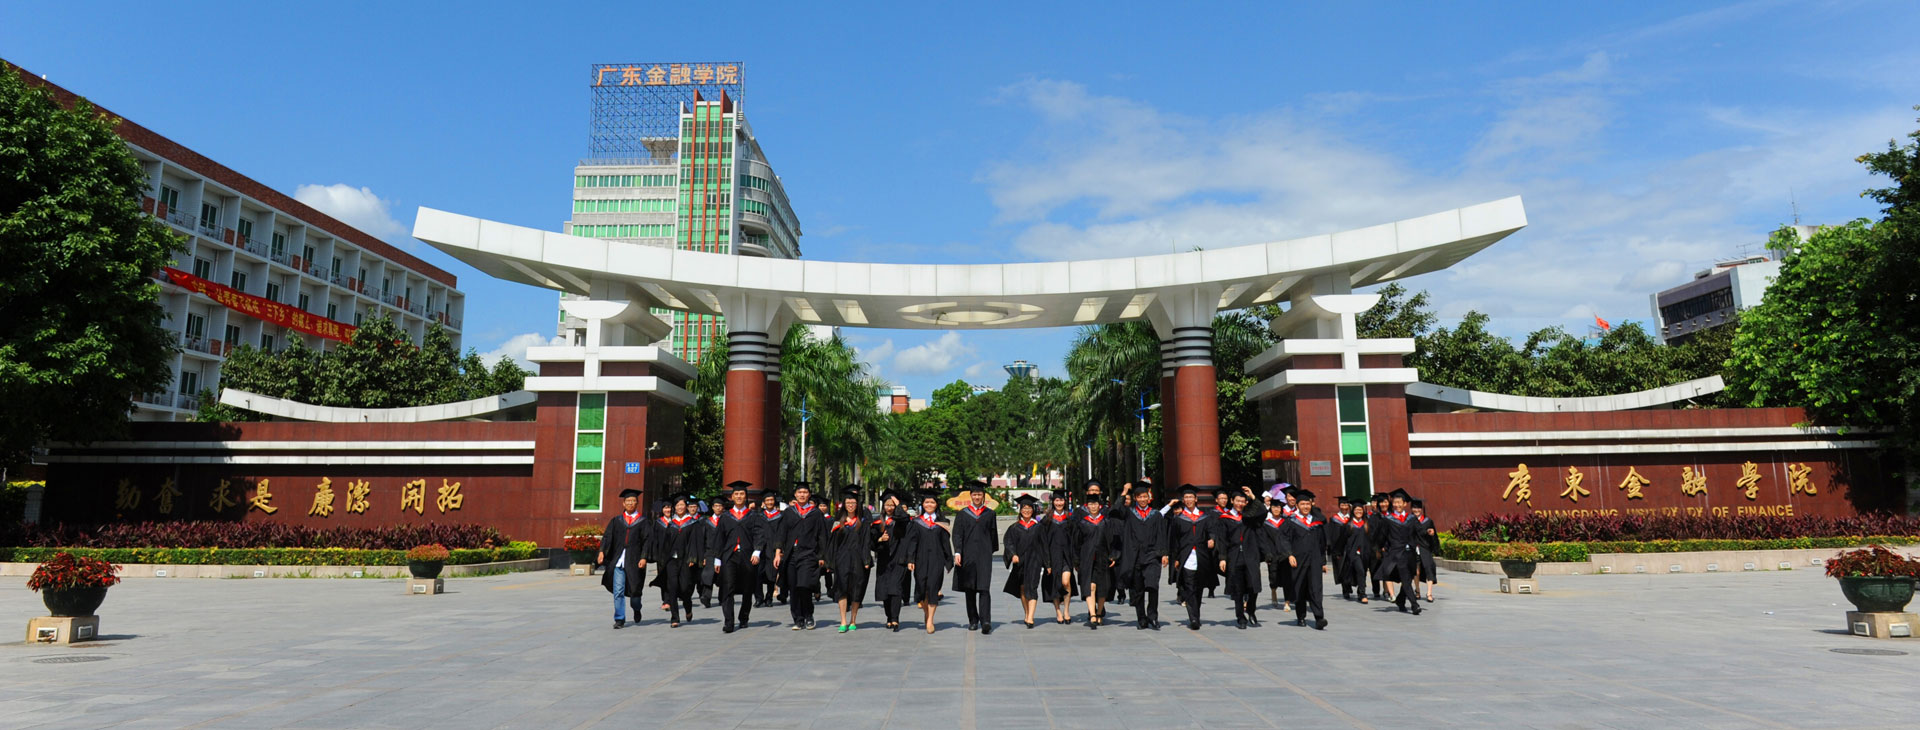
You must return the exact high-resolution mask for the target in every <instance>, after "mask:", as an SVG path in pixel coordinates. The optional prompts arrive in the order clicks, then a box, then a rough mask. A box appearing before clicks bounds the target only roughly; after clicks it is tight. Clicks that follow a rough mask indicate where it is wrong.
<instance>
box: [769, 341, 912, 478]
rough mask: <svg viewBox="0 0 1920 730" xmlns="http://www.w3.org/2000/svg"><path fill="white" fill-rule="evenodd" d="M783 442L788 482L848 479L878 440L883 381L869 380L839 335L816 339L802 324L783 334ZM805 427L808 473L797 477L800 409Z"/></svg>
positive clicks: (865, 366)
mask: <svg viewBox="0 0 1920 730" xmlns="http://www.w3.org/2000/svg"><path fill="white" fill-rule="evenodd" d="M780 386H781V387H780V401H781V407H782V409H783V410H784V412H785V413H786V414H787V415H786V417H785V418H782V419H781V430H782V441H783V442H784V443H785V444H786V449H785V451H786V452H787V453H788V454H789V455H790V456H789V458H787V459H786V460H785V464H786V466H787V470H786V471H787V473H788V474H790V475H792V476H791V477H790V480H795V479H798V480H806V481H810V482H818V484H816V486H817V487H820V488H830V487H831V485H832V483H833V482H836V481H837V482H846V481H852V480H854V478H855V473H856V472H857V471H858V469H857V467H858V465H859V464H861V463H862V462H863V461H865V460H866V458H867V457H868V456H869V455H870V454H871V445H872V444H873V443H874V442H875V441H876V440H877V439H878V438H879V437H880V413H879V409H878V406H877V400H876V395H877V394H878V393H879V392H880V390H881V389H882V388H885V387H886V383H884V382H881V381H880V380H878V379H877V378H875V377H873V375H872V373H870V372H869V371H868V368H867V364H866V363H863V362H861V361H860V359H859V357H858V356H857V355H856V353H855V352H854V351H853V348H852V347H849V346H847V344H846V342H845V341H843V340H842V339H841V338H840V336H839V334H838V333H835V334H834V335H833V336H832V337H828V338H825V339H822V338H819V337H815V336H814V335H813V334H812V332H811V331H810V330H808V329H807V328H806V327H805V326H803V325H795V326H793V327H791V328H789V329H788V330H787V334H786V338H785V339H784V340H783V343H782V345H781V351H780ZM803 410H804V411H805V413H806V418H807V423H806V428H807V444H806V450H807V459H806V462H807V473H804V474H802V473H799V472H798V470H799V467H800V461H801V459H800V458H799V455H800V427H801V417H802V411H803Z"/></svg>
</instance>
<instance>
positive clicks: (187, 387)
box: [180, 371, 200, 395]
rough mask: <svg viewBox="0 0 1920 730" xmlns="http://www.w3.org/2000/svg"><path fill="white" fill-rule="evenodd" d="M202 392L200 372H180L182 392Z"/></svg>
mask: <svg viewBox="0 0 1920 730" xmlns="http://www.w3.org/2000/svg"><path fill="white" fill-rule="evenodd" d="M198 392H200V374H199V373H196V372H192V371H186V372H182V373H180V394H181V395H193V394H195V393H198Z"/></svg>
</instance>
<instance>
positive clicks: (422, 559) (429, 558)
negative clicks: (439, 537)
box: [407, 543, 449, 578]
mask: <svg viewBox="0 0 1920 730" xmlns="http://www.w3.org/2000/svg"><path fill="white" fill-rule="evenodd" d="M448 555H449V553H448V552H447V549H446V548H445V547H442V546H441V545H440V543H433V544H431V545H416V546H414V548H413V549H411V550H408V551H407V572H409V573H412V574H413V577H415V578H438V577H440V569H441V568H442V567H445V566H446V564H447V556H448Z"/></svg>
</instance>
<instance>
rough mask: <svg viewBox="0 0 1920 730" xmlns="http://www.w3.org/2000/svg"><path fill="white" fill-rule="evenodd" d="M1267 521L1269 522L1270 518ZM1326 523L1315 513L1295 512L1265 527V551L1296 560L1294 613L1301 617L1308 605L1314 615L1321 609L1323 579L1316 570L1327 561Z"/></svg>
mask: <svg viewBox="0 0 1920 730" xmlns="http://www.w3.org/2000/svg"><path fill="white" fill-rule="evenodd" d="M1268 524H1270V525H1271V524H1272V523H1271V520H1269V522H1268ZM1328 527H1329V525H1328V523H1327V521H1326V520H1323V519H1320V517H1319V515H1315V514H1307V513H1298V512H1296V513H1294V515H1293V516H1292V517H1288V518H1287V519H1285V520H1281V522H1280V524H1279V525H1278V526H1276V527H1275V528H1274V529H1272V530H1269V531H1268V534H1269V536H1270V539H1269V540H1268V541H1267V542H1268V544H1267V550H1268V552H1270V553H1271V554H1273V555H1275V556H1277V557H1279V559H1280V560H1281V561H1285V560H1287V558H1289V557H1291V558H1292V559H1293V560H1294V561H1296V562H1298V563H1299V566H1297V567H1295V568H1294V569H1293V594H1294V601H1293V613H1294V615H1295V616H1302V617H1304V616H1305V615H1306V614H1307V611H1308V610H1309V609H1311V610H1312V611H1313V615H1314V616H1315V617H1316V618H1317V617H1319V616H1321V615H1322V613H1323V612H1322V610H1321V603H1322V601H1321V597H1322V590H1323V587H1324V582H1323V579H1322V578H1321V575H1320V571H1321V569H1322V568H1323V567H1324V566H1326V564H1327V551H1328V543H1327V540H1328V536H1329V534H1330V532H1331V531H1330V530H1329V529H1328Z"/></svg>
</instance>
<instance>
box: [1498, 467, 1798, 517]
mask: <svg viewBox="0 0 1920 730" xmlns="http://www.w3.org/2000/svg"><path fill="white" fill-rule="evenodd" d="M1786 471H1787V494H1788V496H1792V495H1796V494H1808V495H1814V494H1819V491H1818V488H1817V487H1815V486H1814V483H1813V468H1812V467H1809V466H1807V465H1806V464H1788V465H1787V467H1786ZM1670 473H1671V472H1670ZM1672 474H1673V476H1672V477H1671V478H1672V480H1673V481H1671V482H1666V484H1669V485H1671V486H1670V487H1668V488H1672V489H1677V490H1678V491H1679V492H1680V494H1682V495H1684V496H1688V497H1698V496H1701V495H1704V494H1706V493H1707V470H1706V469H1704V468H1696V467H1693V466H1682V467H1680V469H1679V471H1678V472H1677V473H1672ZM1586 477H1587V475H1586V474H1584V473H1582V472H1581V471H1580V469H1579V467H1576V466H1569V467H1567V475H1566V477H1565V479H1564V480H1563V482H1564V484H1565V485H1566V489H1563V490H1561V492H1560V498H1561V499H1565V500H1567V501H1569V502H1573V503H1576V504H1578V503H1579V502H1580V499H1581V498H1582V497H1587V496H1590V495H1592V494H1593V492H1592V491H1591V490H1588V489H1587V488H1586V487H1585V486H1584V483H1585V481H1586ZM1765 482H1766V476H1765V475H1763V474H1761V473H1760V466H1759V465H1758V464H1755V463H1753V462H1751V461H1749V462H1746V463H1744V464H1741V465H1740V478H1739V479H1736V480H1734V483H1733V485H1734V488H1735V490H1736V491H1738V492H1739V494H1740V495H1741V496H1743V497H1746V498H1747V499H1748V500H1749V501H1757V500H1759V499H1760V492H1761V488H1762V487H1763V486H1764V484H1765ZM1532 485H1533V474H1532V473H1531V472H1530V471H1529V470H1528V469H1527V465H1526V464H1519V465H1517V468H1515V469H1514V470H1513V471H1510V472H1507V483H1506V486H1505V487H1504V488H1502V489H1501V491H1500V501H1502V502H1506V501H1509V500H1511V501H1512V502H1513V503H1514V504H1525V505H1526V506H1528V507H1532V506H1533V501H1532V498H1533V488H1532ZM1618 488H1619V489H1620V491H1621V492H1623V493H1624V494H1623V496H1624V497H1625V498H1626V499H1645V498H1646V490H1648V489H1650V488H1657V487H1656V485H1655V483H1654V478H1651V477H1648V476H1645V475H1642V474H1641V473H1640V469H1639V468H1638V467H1633V466H1629V467H1627V474H1626V477H1625V478H1624V479H1621V480H1620V484H1619V486H1618ZM1741 509H1742V510H1743V513H1745V512H1744V511H1746V510H1750V509H1751V510H1763V509H1764V508H1761V507H1754V508H1746V507H1742V508H1741ZM1769 514H1771V513H1769Z"/></svg>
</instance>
